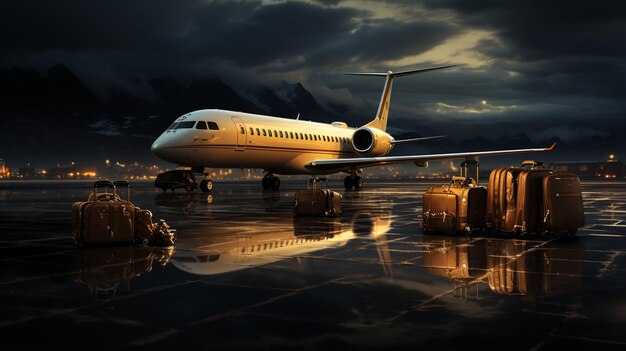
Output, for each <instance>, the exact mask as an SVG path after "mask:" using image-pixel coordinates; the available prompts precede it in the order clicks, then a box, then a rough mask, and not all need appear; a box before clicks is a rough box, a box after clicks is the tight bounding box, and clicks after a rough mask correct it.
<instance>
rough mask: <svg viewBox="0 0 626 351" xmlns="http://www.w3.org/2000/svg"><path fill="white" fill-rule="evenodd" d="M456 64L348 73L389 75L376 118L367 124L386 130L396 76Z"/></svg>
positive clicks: (434, 69) (374, 75) (377, 75)
mask: <svg viewBox="0 0 626 351" xmlns="http://www.w3.org/2000/svg"><path fill="white" fill-rule="evenodd" d="M454 66H455V65H451V66H439V67H430V68H421V69H414V70H410V71H403V72H395V73H394V72H391V71H389V72H387V73H347V74H349V75H354V76H373V77H387V79H386V80H385V88H384V89H383V95H382V96H381V97H380V103H379V105H378V112H376V117H375V118H374V120H372V121H371V122H369V123H368V124H366V125H367V126H371V127H374V128H376V129H380V130H382V131H385V130H386V129H387V119H388V117H389V104H390V102H391V86H392V85H393V79H394V78H395V77H404V76H409V75H411V74H418V73H426V72H430V71H436V70H439V69H445V68H450V67H454Z"/></svg>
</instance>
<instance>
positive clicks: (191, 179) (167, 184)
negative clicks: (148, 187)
mask: <svg viewBox="0 0 626 351" xmlns="http://www.w3.org/2000/svg"><path fill="white" fill-rule="evenodd" d="M154 186H155V187H157V188H160V189H161V190H163V191H167V190H168V189H170V190H172V191H174V190H176V188H183V189H185V190H187V191H194V190H195V189H196V188H197V187H198V184H197V183H196V177H195V176H194V175H193V172H191V170H183V169H176V170H173V171H167V172H163V173H160V174H159V175H158V176H157V178H156V180H155V181H154Z"/></svg>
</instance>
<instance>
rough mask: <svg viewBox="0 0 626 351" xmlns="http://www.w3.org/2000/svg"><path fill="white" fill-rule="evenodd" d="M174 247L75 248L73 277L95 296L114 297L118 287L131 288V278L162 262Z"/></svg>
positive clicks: (163, 262) (171, 253)
mask: <svg viewBox="0 0 626 351" xmlns="http://www.w3.org/2000/svg"><path fill="white" fill-rule="evenodd" d="M173 254H174V247H173V246H170V247H149V246H128V245H126V246H108V247H89V248H80V249H77V250H76V251H75V255H74V266H75V267H76V268H77V269H76V270H75V273H74V274H73V277H72V278H73V279H74V281H76V282H78V283H82V284H84V285H86V286H87V287H88V288H89V292H90V294H91V296H93V297H94V298H95V299H97V300H107V299H110V298H113V297H114V296H115V295H116V294H117V293H118V290H120V289H126V291H127V292H128V291H130V281H131V280H132V279H135V278H137V277H139V276H140V275H142V274H144V273H148V272H150V271H152V266H153V265H154V264H160V265H162V266H165V265H166V264H167V262H168V261H169V259H170V257H171V256H172V255H173Z"/></svg>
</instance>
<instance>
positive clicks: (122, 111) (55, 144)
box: [0, 64, 626, 168]
mask: <svg viewBox="0 0 626 351" xmlns="http://www.w3.org/2000/svg"><path fill="white" fill-rule="evenodd" d="M129 81H131V82H132V84H134V85H136V88H137V89H135V90H136V91H137V92H134V93H133V92H129V89H119V88H111V89H108V90H106V91H105V93H104V94H102V92H99V93H95V92H94V91H92V90H91V89H90V88H88V87H87V86H86V85H85V84H84V83H83V82H82V81H81V79H80V78H79V77H78V76H77V75H76V74H74V73H73V72H72V71H71V70H69V69H68V68H67V67H65V66H64V65H62V64H57V65H55V66H53V67H51V68H49V69H48V70H47V71H45V72H40V71H37V70H35V69H32V68H25V67H11V68H0V130H1V131H2V133H1V135H0V136H1V137H0V158H4V159H5V160H6V161H7V163H8V164H9V165H10V166H11V167H17V166H20V165H22V164H26V163H30V164H32V165H34V166H35V167H38V168H39V167H41V168H44V167H49V166H52V165H54V164H57V163H69V162H70V161H76V162H79V163H81V164H85V165H97V164H100V163H101V162H102V161H103V160H104V159H113V160H120V161H122V162H132V161H138V162H141V163H155V162H158V160H157V159H156V158H155V157H154V156H153V155H152V154H151V153H150V145H151V144H152V142H153V140H154V139H155V138H156V137H157V136H158V135H159V134H160V133H162V132H163V130H164V129H165V128H167V126H168V125H169V124H171V122H172V121H173V120H174V119H175V118H177V117H178V116H180V115H182V114H184V113H187V112H189V111H193V110H198V109H205V108H219V109H226V110H233V111H244V112H250V113H260V114H268V115H274V116H280V117H286V118H296V116H297V115H298V114H300V118H302V119H307V120H314V121H319V122H327V123H328V122H332V121H335V120H342V118H341V117H340V115H339V113H337V112H336V111H333V110H330V109H329V108H324V107H323V106H322V104H320V103H318V101H317V100H316V99H315V97H314V96H313V95H312V94H311V93H310V92H309V91H308V90H306V89H305V87H304V86H303V85H302V84H300V83H295V84H290V83H288V82H285V81H282V82H280V83H279V84H277V85H276V86H257V87H255V88H251V89H247V90H246V91H236V90H235V89H234V88H233V87H231V86H230V85H228V84H227V83H226V82H224V81H223V80H221V79H220V77H218V76H216V75H208V76H206V77H203V78H198V79H195V80H193V81H191V82H189V83H184V82H182V81H180V80H177V79H174V78H153V79H149V80H147V81H141V80H139V79H136V78H130V79H129ZM130 90H133V89H130ZM138 91H140V92H141V93H138ZM341 114H342V115H344V114H345V111H342V113H341ZM348 115H350V114H348ZM346 122H348V124H350V121H346ZM445 128H446V126H445V125H442V126H441V128H439V129H436V128H433V127H431V126H427V125H419V121H417V122H416V125H415V130H420V131H421V132H420V133H417V132H415V131H406V132H404V133H401V134H400V135H394V136H395V137H396V138H397V139H400V138H411V137H418V136H424V135H423V134H421V133H427V135H432V134H434V133H437V134H445ZM553 141H557V142H559V150H560V152H559V154H558V159H561V160H562V159H564V158H568V159H580V158H595V157H597V156H596V155H598V154H603V153H607V154H608V153H609V152H614V149H615V148H616V147H617V148H621V149H624V145H625V144H626V143H625V142H624V140H623V138H622V137H621V135H620V133H619V132H616V133H614V134H611V135H608V136H604V137H597V136H596V137H591V138H588V140H585V141H584V142H583V143H580V142H576V143H564V142H562V141H559V140H558V138H553V139H550V140H545V141H541V142H539V145H550V144H551V143H552V142H553ZM529 145H537V141H534V142H533V141H531V138H529V137H528V136H527V135H519V134H518V135H515V134H513V136H507V135H504V136H498V137H495V138H494V137H484V136H468V138H467V139H464V140H449V139H444V140H439V141H431V142H426V143H423V144H411V145H401V146H398V147H397V148H396V150H394V153H395V154H412V153H433V152H451V151H463V150H472V151H477V150H488V149H501V148H518V147H521V148H523V147H528V146H529ZM591 145H593V146H594V147H593V148H590V147H589V146H591ZM583 146H584V147H583ZM547 159H548V160H553V159H556V158H555V157H550V156H548V157H547Z"/></svg>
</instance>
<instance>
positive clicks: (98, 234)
mask: <svg viewBox="0 0 626 351" xmlns="http://www.w3.org/2000/svg"><path fill="white" fill-rule="evenodd" d="M102 186H106V187H108V188H111V189H113V193H112V194H113V196H112V197H111V196H109V195H110V193H104V194H106V196H102V193H101V194H98V190H97V189H98V188H99V187H102ZM115 189H116V188H115V185H113V183H111V182H109V181H97V182H96V183H94V192H93V194H92V195H90V199H98V200H100V201H86V202H84V203H80V204H75V205H73V206H72V216H73V218H72V223H73V225H72V227H73V233H72V234H73V237H74V241H75V242H76V243H77V244H80V245H91V244H108V243H119V242H133V241H134V215H135V206H134V205H133V204H131V203H130V202H124V201H119V200H118V199H119V197H117V194H116V193H115ZM107 199H113V200H112V201H110V200H107Z"/></svg>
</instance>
